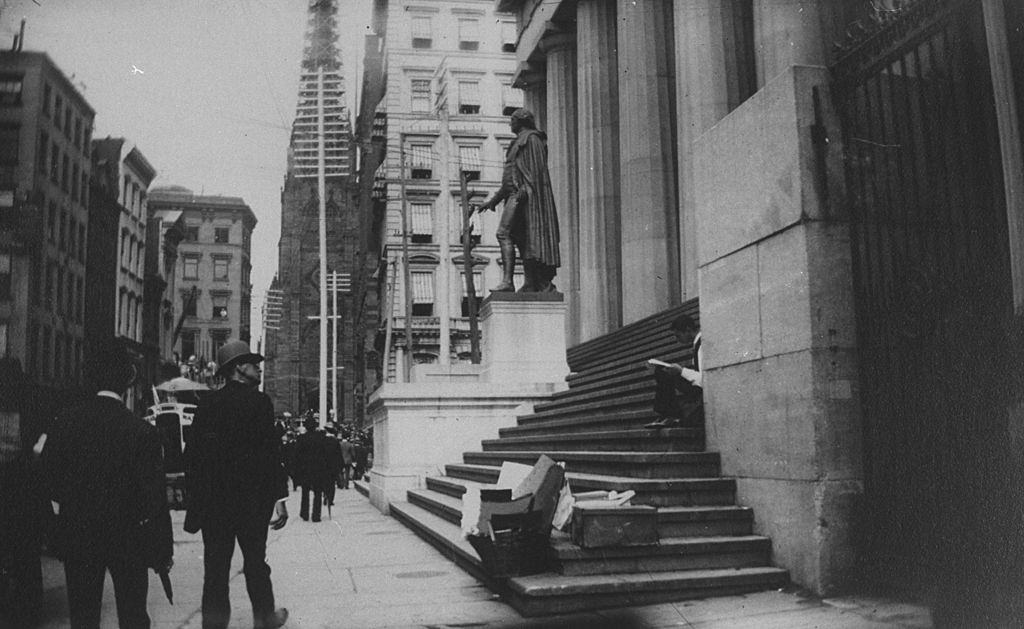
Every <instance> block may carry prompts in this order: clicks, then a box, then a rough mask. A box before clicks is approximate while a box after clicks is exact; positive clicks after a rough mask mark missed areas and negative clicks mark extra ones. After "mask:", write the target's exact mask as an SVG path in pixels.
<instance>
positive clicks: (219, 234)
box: [213, 227, 231, 244]
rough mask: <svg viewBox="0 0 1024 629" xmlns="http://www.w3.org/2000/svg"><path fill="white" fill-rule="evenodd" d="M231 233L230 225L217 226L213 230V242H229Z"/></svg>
mask: <svg viewBox="0 0 1024 629" xmlns="http://www.w3.org/2000/svg"><path fill="white" fill-rule="evenodd" d="M230 233H231V228H230V227H216V228H214V230H213V242H216V243H220V244H227V243H228V237H229V234H230Z"/></svg>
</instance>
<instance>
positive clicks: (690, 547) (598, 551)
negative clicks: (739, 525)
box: [551, 535, 771, 558]
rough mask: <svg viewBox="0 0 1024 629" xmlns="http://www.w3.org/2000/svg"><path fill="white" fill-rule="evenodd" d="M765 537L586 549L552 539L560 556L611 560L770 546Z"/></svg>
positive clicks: (676, 539) (668, 540) (721, 537)
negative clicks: (720, 548)
mask: <svg viewBox="0 0 1024 629" xmlns="http://www.w3.org/2000/svg"><path fill="white" fill-rule="evenodd" d="M769 543H771V540H770V539H769V538H767V537H765V536H763V535H708V536H707V537H662V538H661V539H659V540H658V543H657V544H650V545H647V546H611V547H607V548H593V549H586V548H581V547H580V546H577V545H576V544H573V543H572V541H571V540H569V539H568V538H561V539H555V538H552V541H551V546H552V547H553V548H554V549H555V550H556V551H558V552H559V554H560V555H564V554H569V555H604V556H607V557H609V558H611V557H614V556H623V555H640V554H655V553H656V554H663V553H665V552H682V551H691V552H692V551H700V550H714V547H721V546H748V545H751V544H769Z"/></svg>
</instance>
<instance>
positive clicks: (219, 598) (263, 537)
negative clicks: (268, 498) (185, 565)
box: [203, 503, 274, 629]
mask: <svg viewBox="0 0 1024 629" xmlns="http://www.w3.org/2000/svg"><path fill="white" fill-rule="evenodd" d="M272 512H273V504H272V503H271V504H264V505H261V506H258V507H257V506H248V507H244V508H242V509H240V512H239V513H236V514H230V515H229V514H225V515H226V516H227V517H225V518H223V519H221V518H208V520H212V521H206V522H204V523H203V567H204V571H205V574H204V578H203V629H223V628H224V627H227V626H228V621H229V620H230V619H231V603H230V601H229V599H228V580H229V579H230V577H231V575H230V572H231V556H232V554H234V551H235V540H237V541H238V547H239V548H241V549H242V559H243V563H242V573H243V574H245V588H246V590H248V591H249V601H250V602H251V603H252V615H253V621H254V624H255V626H257V627H260V626H263V623H265V622H266V621H267V619H269V618H271V617H273V615H274V587H273V585H272V584H271V582H270V566H269V565H267V525H268V523H269V522H270V516H271V514H272Z"/></svg>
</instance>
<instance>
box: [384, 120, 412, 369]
mask: <svg viewBox="0 0 1024 629" xmlns="http://www.w3.org/2000/svg"><path fill="white" fill-rule="evenodd" d="M399 142H400V144H401V152H400V156H401V159H400V164H401V166H400V168H401V182H402V183H401V192H400V194H401V195H402V271H403V274H404V279H405V360H404V361H403V362H402V382H409V369H410V366H411V363H412V269H410V268H409V205H408V202H407V201H406V198H405V134H404V133H403V134H401V135H400V136H399ZM385 359H386V358H385Z"/></svg>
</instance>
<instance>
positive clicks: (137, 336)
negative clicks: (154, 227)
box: [89, 137, 159, 410]
mask: <svg viewBox="0 0 1024 629" xmlns="http://www.w3.org/2000/svg"><path fill="white" fill-rule="evenodd" d="M92 165H93V179H94V186H95V187H96V188H97V190H98V191H99V194H98V195H94V197H93V202H94V203H95V204H97V206H98V207H97V211H105V210H106V209H107V205H108V204H109V205H110V207H112V208H116V209H117V224H116V228H115V232H114V233H112V234H111V233H108V232H107V231H106V230H102V229H98V224H97V225H94V226H93V229H92V230H91V232H92V233H91V240H92V241H93V242H94V243H95V245H96V248H95V249H94V252H95V253H96V256H97V259H96V260H93V261H92V263H91V264H90V267H92V270H93V271H96V272H97V273H98V274H99V275H100V276H106V273H104V272H102V271H101V270H99V269H96V268H95V267H96V265H97V264H98V263H99V261H100V260H101V259H102V260H104V262H107V263H109V260H105V259H104V258H106V257H107V256H106V255H105V252H104V251H100V250H98V249H107V248H113V251H114V252H115V253H116V260H115V262H114V268H115V270H114V284H113V286H104V285H102V284H101V283H100V282H97V285H96V286H95V287H94V288H95V289H96V290H95V292H90V293H89V295H90V304H91V303H95V302H101V301H113V304H114V308H113V314H114V317H113V319H106V318H103V319H98V320H97V319H93V320H94V321H95V322H96V324H97V325H96V328H95V329H91V332H90V336H91V337H92V339H94V340H95V341H96V342H103V340H104V339H105V338H109V337H112V338H113V340H114V342H116V343H118V344H120V345H122V346H123V347H124V348H125V349H126V350H127V351H128V352H129V354H130V355H132V356H134V357H135V359H136V360H137V361H139V364H140V365H141V374H140V378H139V380H138V382H137V383H136V386H135V389H136V390H135V393H136V395H132V396H128V399H127V400H126V402H127V403H128V406H129V408H132V409H136V410H138V409H137V408H136V407H137V405H138V404H140V403H141V404H143V406H145V405H148V404H146V400H149V401H152V395H151V394H150V392H149V391H150V389H149V387H150V386H151V385H152V384H153V383H154V380H155V378H156V375H157V365H158V358H159V357H158V351H159V348H158V347H157V346H156V345H155V344H152V343H148V344H147V343H145V342H144V338H143V328H144V322H143V313H144V309H145V289H146V280H145V277H146V268H145V266H146V239H147V236H146V230H147V223H148V220H149V213H148V210H147V200H146V197H147V194H148V190H149V185H150V183H152V181H153V179H154V178H155V177H156V170H154V168H153V167H152V166H151V165H150V163H149V162H148V161H147V160H146V157H145V156H144V155H143V154H142V152H141V151H140V150H139V149H138V147H136V146H133V145H132V144H131V143H130V142H127V141H126V140H125V139H123V138H110V137H107V138H104V139H100V140H93V142H92ZM100 206H103V207H102V208H101V207H100ZM91 272H92V271H91ZM105 293H106V294H105ZM107 310H108V309H107V308H104V311H105V312H106V311H107ZM104 325H105V326H108V327H112V329H110V330H108V331H105V330H103V329H102V328H103V326H104ZM108 332H109V335H108ZM140 396H144V398H143V401H142V402H140V401H139V399H137V398H139V397H140Z"/></svg>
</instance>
